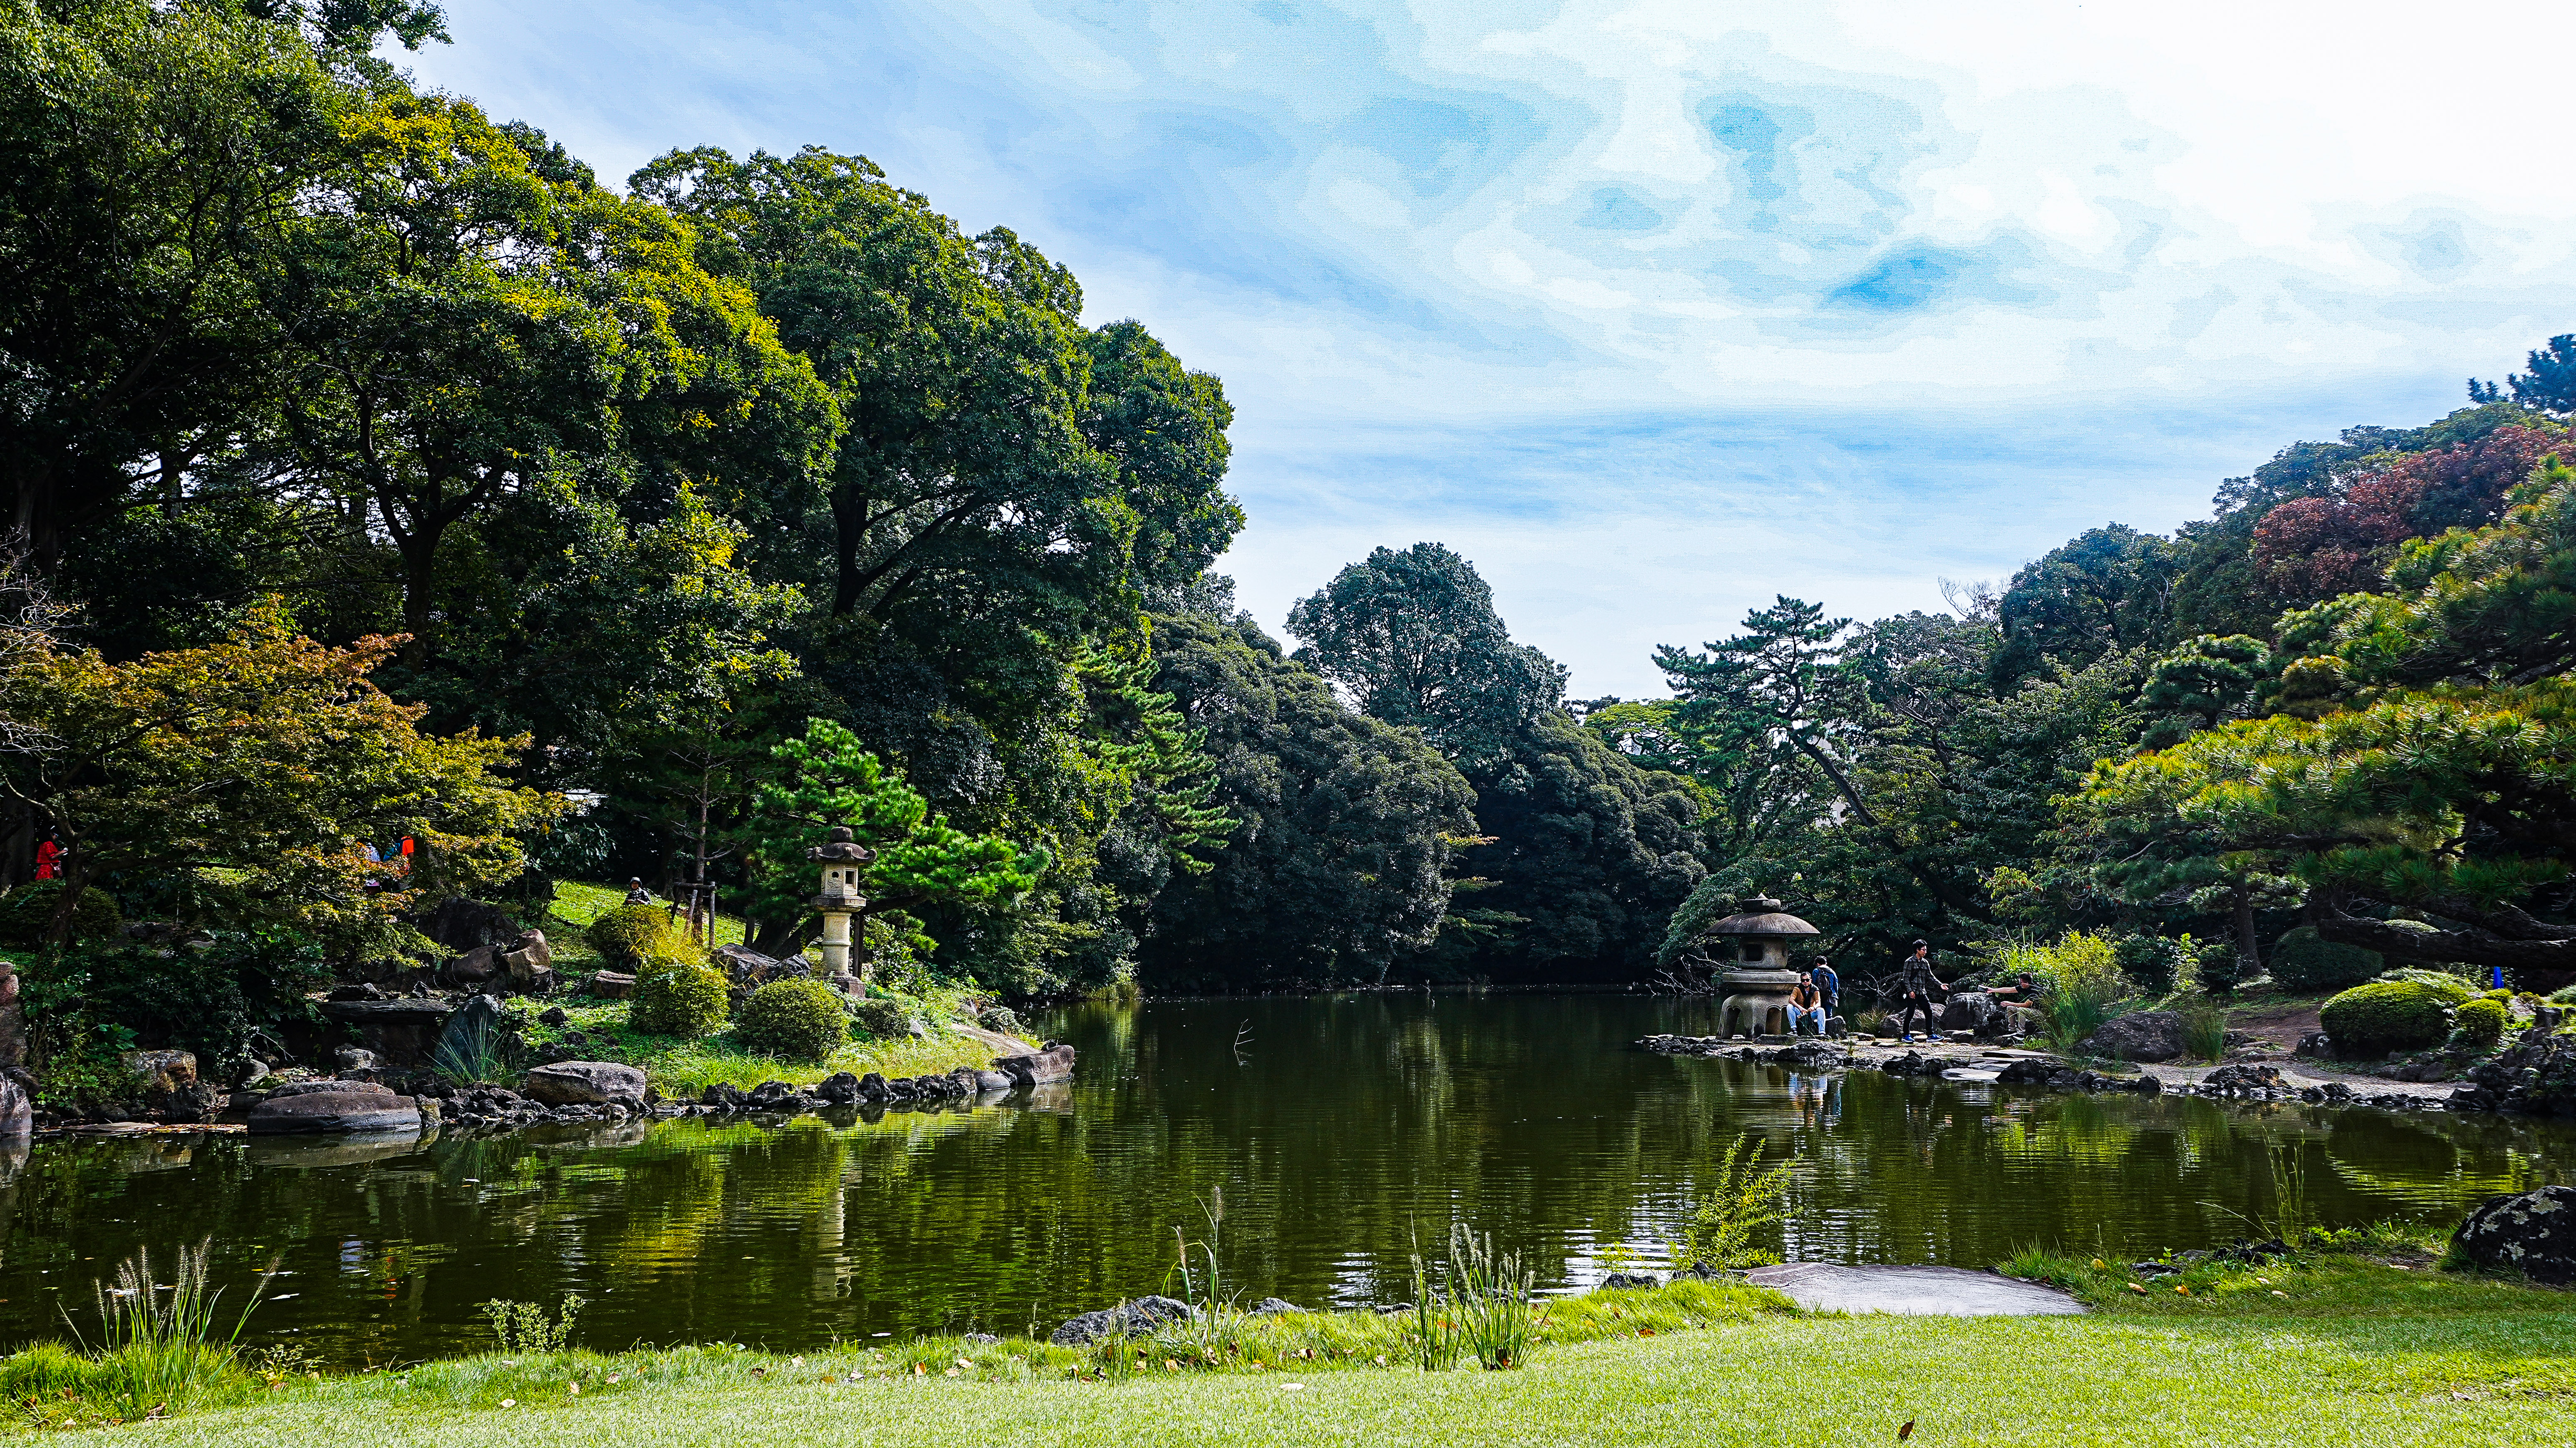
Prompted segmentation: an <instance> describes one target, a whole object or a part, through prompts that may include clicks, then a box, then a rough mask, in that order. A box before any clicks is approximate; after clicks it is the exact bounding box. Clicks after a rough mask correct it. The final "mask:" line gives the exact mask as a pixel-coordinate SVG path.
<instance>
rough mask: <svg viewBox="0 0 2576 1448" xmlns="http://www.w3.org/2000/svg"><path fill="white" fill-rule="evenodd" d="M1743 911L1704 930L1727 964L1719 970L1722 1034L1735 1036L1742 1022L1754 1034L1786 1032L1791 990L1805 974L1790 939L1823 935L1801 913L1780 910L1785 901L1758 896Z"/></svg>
mask: <svg viewBox="0 0 2576 1448" xmlns="http://www.w3.org/2000/svg"><path fill="white" fill-rule="evenodd" d="M1739 903H1741V904H1742V905H1743V906H1744V909H1743V911H1742V912H1741V913H1739V914H1735V915H1729V916H1727V917H1726V918H1725V919H1723V920H1720V921H1718V922H1717V923H1716V924H1714V925H1711V926H1710V927H1708V929H1707V930H1706V931H1704V932H1702V934H1701V940H1702V942H1703V944H1704V945H1705V947H1706V948H1707V950H1708V952H1709V954H1710V955H1712V956H1713V957H1715V958H1716V960H1717V963H1718V964H1719V965H1720V966H1721V967H1722V970H1721V971H1720V973H1719V975H1718V978H1717V979H1718V986H1719V999H1718V1007H1717V1033H1718V1035H1719V1036H1720V1037H1725V1036H1731V1035H1733V1034H1735V1032H1736V1030H1737V1029H1738V1028H1739V1026H1740V1027H1741V1029H1742V1030H1743V1031H1744V1033H1745V1034H1746V1035H1749V1036H1777V1035H1786V1034H1787V1033H1788V1029H1789V992H1790V991H1792V990H1795V989H1796V988H1797V985H1798V982H1799V981H1800V980H1802V979H1804V978H1805V976H1804V974H1803V973H1802V972H1801V971H1799V969H1798V968H1797V967H1796V966H1794V965H1792V964H1790V961H1789V950H1790V943H1791V942H1792V941H1796V940H1802V939H1806V938H1809V937H1812V936H1816V935H1819V934H1822V933H1823V932H1821V931H1819V930H1817V929H1816V927H1814V926H1812V925H1810V924H1808V923H1807V922H1806V921H1804V920H1801V919H1799V918H1798V917H1797V916H1795V915H1784V914H1782V913H1781V912H1780V902H1779V901H1777V900H1774V899H1772V898H1771V897H1770V896H1768V895H1756V896H1754V897H1753V898H1752V899H1750V900H1745V901H1741V902H1739Z"/></svg>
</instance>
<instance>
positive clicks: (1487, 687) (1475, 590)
mask: <svg viewBox="0 0 2576 1448" xmlns="http://www.w3.org/2000/svg"><path fill="white" fill-rule="evenodd" d="M1288 631H1289V632H1290V633H1292V634H1294V635H1296V636H1297V637H1298V638H1299V639H1302V640H1304V642H1305V645H1306V646H1305V647H1304V648H1302V649H1300V650H1298V651H1297V657H1298V658H1299V659H1301V660H1303V661H1304V662H1306V663H1308V664H1311V665H1313V666H1314V668H1315V670H1316V671H1317V672H1319V673H1321V674H1322V675H1323V676H1324V677H1325V678H1327V679H1329V680H1331V681H1332V682H1333V683H1335V684H1337V685H1339V686H1340V687H1341V688H1342V689H1343V690H1344V691H1346V692H1347V693H1348V694H1349V696H1350V697H1351V698H1352V699H1353V700H1354V701H1355V702H1357V703H1358V705H1359V706H1360V708H1361V709H1362V710H1364V711H1365V712H1367V713H1368V714H1369V715H1370V716H1371V717H1373V718H1377V719H1382V720H1385V721H1386V722H1387V723H1389V724H1393V725H1396V726H1397V727H1399V728H1412V729H1419V730H1421V731H1422V734H1423V737H1424V738H1426V739H1429V740H1430V741H1431V743H1432V745H1433V746H1434V747H1436V748H1437V749H1439V750H1440V752H1441V753H1443V754H1446V755H1448V756H1449V757H1450V758H1451V759H1454V760H1462V761H1474V760H1489V759H1494V758H1498V757H1499V756H1500V755H1501V754H1502V753H1503V751H1504V750H1505V748H1506V742H1507V740H1508V739H1509V737H1510V736H1511V735H1512V734H1513V733H1515V732H1516V731H1518V730H1521V729H1525V728H1527V727H1529V726H1530V725H1532V724H1535V723H1537V722H1538V720H1539V719H1540V718H1541V717H1542V716H1544V715H1546V714H1548V713H1549V712H1551V711H1553V710H1554V709H1556V708H1557V706H1558V704H1559V703H1560V701H1562V699H1563V698H1564V696H1565V668H1564V666H1563V665H1561V664H1559V663H1557V662H1556V661H1555V660H1553V659H1550V658H1549V657H1548V656H1547V655H1545V654H1543V653H1540V652H1539V651H1538V650H1536V649H1534V648H1531V647H1529V646H1528V645H1526V644H1516V643H1513V642H1512V637H1511V631H1510V630H1509V629H1507V628H1505V627H1504V626H1503V620H1502V616H1501V615H1500V614H1498V613H1496V612H1495V611H1494V591H1493V590H1492V589H1491V588H1489V587H1487V586H1486V583H1485V580H1484V579H1483V578H1482V577H1480V576H1479V575H1478V574H1477V572H1476V568H1475V565H1474V564H1472V563H1469V562H1468V561H1467V560H1466V559H1464V558H1461V557H1459V556H1458V555H1457V554H1455V553H1453V552H1451V551H1449V549H1447V548H1445V547H1443V546H1442V545H1440V544H1438V543H1417V544H1415V545H1413V546H1412V547H1411V548H1407V549H1404V550H1403V551H1401V552H1399V551H1397V550H1395V549H1392V548H1379V549H1375V550H1373V551H1371V552H1370V554H1369V556H1368V558H1367V559H1366V561H1364V562H1360V563H1354V564H1351V565H1349V566H1347V567H1345V568H1344V569H1342V571H1341V572H1339V573H1337V574H1335V575H1334V576H1333V580H1332V581H1331V582H1330V583H1327V584H1326V585H1324V587H1323V588H1322V589H1321V590H1320V591H1318V592H1316V593H1315V594H1313V595H1312V596H1310V597H1308V598H1305V599H1303V600H1301V601H1300V602H1299V603H1298V604H1297V605H1296V606H1295V607H1293V608H1291V609H1290V610H1289V611H1288Z"/></svg>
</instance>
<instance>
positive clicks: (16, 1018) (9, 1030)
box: [0, 960, 27, 1136]
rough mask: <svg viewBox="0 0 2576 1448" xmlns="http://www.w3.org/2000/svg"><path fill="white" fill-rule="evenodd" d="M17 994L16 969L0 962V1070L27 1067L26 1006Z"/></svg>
mask: <svg viewBox="0 0 2576 1448" xmlns="http://www.w3.org/2000/svg"><path fill="white" fill-rule="evenodd" d="M19 992H20V986H19V981H18V967H17V966H16V964H15V963H13V962H11V961H7V960H0V1068H7V1067H15V1066H24V1065H26V1064H27V1003H26V1002H25V1001H24V1000H21V999H20V998H19ZM5 1114H6V1113H5V1112H0V1115H5ZM6 1135H8V1129H7V1127H5V1126H0V1136H6Z"/></svg>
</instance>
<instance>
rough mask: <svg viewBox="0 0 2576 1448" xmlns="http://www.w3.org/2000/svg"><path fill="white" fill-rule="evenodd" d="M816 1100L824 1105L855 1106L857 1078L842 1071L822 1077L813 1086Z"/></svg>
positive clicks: (856, 1102)
mask: <svg viewBox="0 0 2576 1448" xmlns="http://www.w3.org/2000/svg"><path fill="white" fill-rule="evenodd" d="M814 1096H815V1099H816V1100H819V1101H821V1102H822V1103H823V1104H824V1105H826V1106H856V1105H857V1104H858V1102H859V1078H858V1077H856V1076H853V1075H851V1074H850V1073H849V1072H847V1071H842V1072H839V1073H836V1074H834V1075H831V1076H827V1077H825V1078H824V1079H823V1084H822V1085H820V1086H817V1087H815V1088H814Z"/></svg>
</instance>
